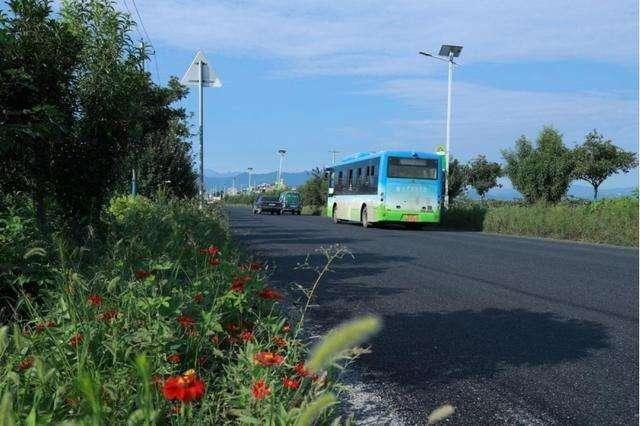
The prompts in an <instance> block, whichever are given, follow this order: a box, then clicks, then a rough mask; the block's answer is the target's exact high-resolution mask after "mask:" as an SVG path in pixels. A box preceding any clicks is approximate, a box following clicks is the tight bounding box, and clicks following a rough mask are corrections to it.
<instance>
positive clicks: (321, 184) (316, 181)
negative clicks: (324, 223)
mask: <svg viewBox="0 0 640 426" xmlns="http://www.w3.org/2000/svg"><path fill="white" fill-rule="evenodd" d="M298 192H300V195H302V203H303V205H304V206H320V207H324V206H325V205H326V204H327V193H328V192H329V180H328V179H327V178H326V177H325V176H324V170H323V169H321V168H320V167H316V168H314V169H313V170H312V171H311V176H310V177H309V179H308V180H307V181H306V182H305V183H304V184H303V185H302V186H301V187H300V188H298Z"/></svg>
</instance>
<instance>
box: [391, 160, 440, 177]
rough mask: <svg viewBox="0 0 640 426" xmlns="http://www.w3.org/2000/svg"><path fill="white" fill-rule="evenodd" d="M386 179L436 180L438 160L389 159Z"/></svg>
mask: <svg viewBox="0 0 640 426" xmlns="http://www.w3.org/2000/svg"><path fill="white" fill-rule="evenodd" d="M387 177H390V178H407V179H437V178H438V160H431V159H424V158H400V157H389V167H388V169H387Z"/></svg>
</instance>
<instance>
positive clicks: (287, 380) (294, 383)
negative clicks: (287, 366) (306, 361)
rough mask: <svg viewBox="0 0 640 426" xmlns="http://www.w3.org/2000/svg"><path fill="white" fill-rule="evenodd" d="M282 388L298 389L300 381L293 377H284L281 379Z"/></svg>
mask: <svg viewBox="0 0 640 426" xmlns="http://www.w3.org/2000/svg"><path fill="white" fill-rule="evenodd" d="M282 386H284V387H285V388H287V389H298V388H299V387H300V380H298V379H294V378H293V377H284V378H283V379H282Z"/></svg>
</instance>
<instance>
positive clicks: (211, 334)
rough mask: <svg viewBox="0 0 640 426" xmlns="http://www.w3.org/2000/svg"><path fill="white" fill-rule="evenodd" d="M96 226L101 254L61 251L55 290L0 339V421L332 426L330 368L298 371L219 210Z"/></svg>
mask: <svg viewBox="0 0 640 426" xmlns="http://www.w3.org/2000/svg"><path fill="white" fill-rule="evenodd" d="M103 221H104V222H105V228H106V229H107V230H108V235H107V236H106V237H105V241H104V244H100V245H97V246H96V247H98V248H95V249H94V248H92V247H83V248H73V247H72V248H71V249H69V250H67V249H65V247H64V246H61V248H60V252H59V253H58V254H57V258H58V259H59V261H57V262H56V264H55V265H51V266H49V267H48V268H47V271H48V273H49V274H50V276H51V280H52V284H53V285H51V286H49V287H47V288H45V289H44V290H43V293H44V294H43V296H44V297H42V298H41V300H40V301H37V300H34V299H33V298H31V297H29V296H28V295H26V294H21V298H20V300H19V302H18V304H19V305H21V306H23V307H24V309H25V310H26V311H27V313H28V315H25V316H24V317H22V318H14V325H13V327H11V328H9V327H2V328H0V394H1V395H2V404H1V405H2V416H3V420H4V421H7V422H12V421H16V422H19V423H23V422H26V423H33V424H39V423H57V422H59V421H62V420H67V421H72V422H76V423H78V424H86V423H92V424H103V423H114V424H124V423H130V424H140V423H151V422H155V423H167V424H169V423H170V424H229V423H252V424H293V423H295V422H300V421H302V422H304V421H305V420H309V421H317V422H320V423H324V422H330V420H329V419H328V416H329V414H328V413H327V412H326V410H327V409H328V408H329V407H330V406H331V405H332V404H333V403H334V401H335V397H334V396H333V390H335V386H336V385H335V383H334V380H333V378H332V377H333V374H334V372H335V370H336V369H335V368H334V366H335V363H336V361H335V360H332V361H331V362H330V363H329V365H330V366H329V367H327V368H325V367H322V368H319V369H318V370H313V371H312V370H311V369H310V368H308V367H307V366H306V364H305V359H306V353H307V351H306V348H305V346H304V344H303V343H302V342H301V341H300V340H299V339H298V338H297V335H298V332H299V331H300V330H299V327H292V326H290V325H289V324H288V323H287V319H286V318H285V317H283V315H282V313H281V312H280V310H279V308H278V303H279V301H280V300H281V298H282V295H280V293H278V292H277V291H275V290H273V289H269V288H267V287H265V283H264V280H265V276H266V273H267V270H268V269H267V270H265V266H264V265H263V264H262V263H258V262H251V261H249V260H247V259H245V258H243V256H242V255H241V254H240V253H239V251H238V250H237V249H236V248H235V246H234V245H233V244H232V243H231V241H230V239H229V230H228V225H227V219H226V217H225V215H224V214H223V213H222V211H221V210H220V207H218V206H215V205H214V206H203V207H202V208H201V207H200V205H199V203H198V202H188V201H173V200H156V201H150V200H147V199H144V198H141V197H136V198H130V197H120V198H119V199H114V200H112V202H111V203H110V207H109V209H108V211H106V212H105V213H104V214H103ZM88 250H100V251H99V252H97V253H93V255H92V256H88V258H90V259H92V260H95V261H94V262H93V263H87V262H84V263H82V262H79V261H78V259H79V258H80V257H82V256H86V252H87V251H88ZM78 265H81V267H79V266H78ZM340 341H341V342H343V341H342V340H340ZM343 343H344V342H343ZM343 343H341V344H340V345H339V346H336V343H335V339H334V340H329V341H328V343H327V344H328V345H329V346H330V347H333V348H338V349H340V350H342V349H343V348H345V347H347V346H349V345H348V344H343ZM334 352H335V351H334ZM332 353H333V352H332ZM339 355H340V356H342V357H343V358H344V356H343V355H344V354H337V353H335V354H334V355H332V357H333V356H336V357H337V356H339ZM323 365H325V364H323Z"/></svg>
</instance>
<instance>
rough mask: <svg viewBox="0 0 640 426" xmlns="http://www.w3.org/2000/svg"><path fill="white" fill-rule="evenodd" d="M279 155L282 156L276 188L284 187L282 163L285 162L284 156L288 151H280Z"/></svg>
mask: <svg viewBox="0 0 640 426" xmlns="http://www.w3.org/2000/svg"><path fill="white" fill-rule="evenodd" d="M278 154H279V155H280V164H279V165H278V178H277V179H276V188H279V187H282V186H284V185H283V184H284V182H283V178H282V161H283V160H284V156H285V155H286V154H287V150H286V149H279V150H278Z"/></svg>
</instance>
